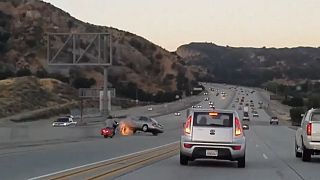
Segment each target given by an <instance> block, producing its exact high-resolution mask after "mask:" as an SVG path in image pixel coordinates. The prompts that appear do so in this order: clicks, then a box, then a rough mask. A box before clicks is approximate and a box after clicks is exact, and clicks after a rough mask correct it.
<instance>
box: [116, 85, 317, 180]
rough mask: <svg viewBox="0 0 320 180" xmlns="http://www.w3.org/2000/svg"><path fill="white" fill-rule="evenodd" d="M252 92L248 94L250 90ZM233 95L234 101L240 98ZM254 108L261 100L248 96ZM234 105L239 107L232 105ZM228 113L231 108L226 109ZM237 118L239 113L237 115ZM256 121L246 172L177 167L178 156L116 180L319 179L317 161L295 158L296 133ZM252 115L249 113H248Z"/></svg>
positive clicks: (218, 166)
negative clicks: (304, 160) (235, 98)
mask: <svg viewBox="0 0 320 180" xmlns="http://www.w3.org/2000/svg"><path fill="white" fill-rule="evenodd" d="M250 91H251V90H250ZM240 94H241V95H236V97H237V96H238V97H241V96H243V95H242V93H240ZM244 96H245V99H252V100H253V101H254V102H255V106H256V107H257V104H258V101H259V100H260V97H257V95H256V93H253V94H251V93H249V96H248V97H247V96H246V95H244ZM234 104H236V107H235V108H237V109H238V107H237V104H238V103H234ZM228 108H230V109H232V108H231V105H230V106H229V107H228ZM238 113H239V114H240V115H242V114H243V112H242V111H238ZM258 113H259V115H260V117H259V118H253V117H252V116H251V115H250V119H251V121H250V123H249V124H250V130H248V131H246V132H245V134H246V138H247V150H246V168H244V169H241V168H237V164H236V162H230V161H218V160H217V161H215V160H198V161H194V162H191V163H189V165H188V166H181V165H180V164H179V155H177V156H174V157H172V158H169V159H166V160H163V161H160V162H158V163H154V164H152V165H150V166H147V167H144V168H141V169H139V170H137V171H134V172H132V173H129V174H126V175H124V176H120V177H118V179H119V180H126V179H130V180H135V179H154V180H157V179H159V180H160V179H161V180H163V179H219V180H223V179H228V180H229V179H237V180H240V179H245V180H248V179H253V180H256V179H259V180H260V179H266V180H271V179H272V180H274V179H288V180H295V179H314V180H319V179H320V173H319V171H318V170H319V166H320V158H317V157H316V158H313V160H312V161H311V162H302V161H301V159H298V158H296V157H295V155H294V135H295V131H294V130H292V129H290V128H288V127H287V126H284V125H281V123H280V125H279V126H276V125H270V124H269V119H270V117H269V116H268V115H267V113H265V112H264V110H262V109H258ZM249 114H251V113H249Z"/></svg>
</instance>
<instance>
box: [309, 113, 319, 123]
mask: <svg viewBox="0 0 320 180" xmlns="http://www.w3.org/2000/svg"><path fill="white" fill-rule="evenodd" d="M311 121H320V112H316V113H312V115H311Z"/></svg>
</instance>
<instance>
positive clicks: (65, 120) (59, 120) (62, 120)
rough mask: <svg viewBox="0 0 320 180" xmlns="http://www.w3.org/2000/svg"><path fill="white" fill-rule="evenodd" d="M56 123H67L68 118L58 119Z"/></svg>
mask: <svg viewBox="0 0 320 180" xmlns="http://www.w3.org/2000/svg"><path fill="white" fill-rule="evenodd" d="M56 122H69V118H59V119H58V120H57V121H56Z"/></svg>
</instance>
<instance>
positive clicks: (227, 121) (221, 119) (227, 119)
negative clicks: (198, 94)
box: [193, 112, 233, 127]
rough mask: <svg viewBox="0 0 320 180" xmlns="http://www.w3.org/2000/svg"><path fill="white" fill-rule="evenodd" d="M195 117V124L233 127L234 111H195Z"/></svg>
mask: <svg viewBox="0 0 320 180" xmlns="http://www.w3.org/2000/svg"><path fill="white" fill-rule="evenodd" d="M193 118H194V119H193V126H209V127H233V114H232V113H217V114H216V115H210V113H209V112H195V113H194V117H193Z"/></svg>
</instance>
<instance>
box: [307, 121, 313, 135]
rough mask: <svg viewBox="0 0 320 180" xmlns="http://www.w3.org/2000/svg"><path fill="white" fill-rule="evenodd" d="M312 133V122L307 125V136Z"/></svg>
mask: <svg viewBox="0 0 320 180" xmlns="http://www.w3.org/2000/svg"><path fill="white" fill-rule="evenodd" d="M311 133H312V124H311V123H308V125H307V136H311Z"/></svg>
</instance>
